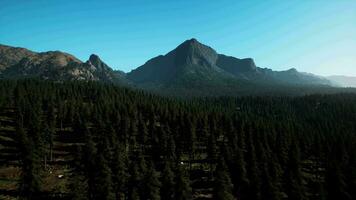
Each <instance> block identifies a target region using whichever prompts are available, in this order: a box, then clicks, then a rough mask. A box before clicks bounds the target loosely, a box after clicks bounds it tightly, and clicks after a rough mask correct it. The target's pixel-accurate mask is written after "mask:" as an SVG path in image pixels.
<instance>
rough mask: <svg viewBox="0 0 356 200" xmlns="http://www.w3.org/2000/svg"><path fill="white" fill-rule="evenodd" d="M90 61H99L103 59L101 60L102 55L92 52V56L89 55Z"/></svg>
mask: <svg viewBox="0 0 356 200" xmlns="http://www.w3.org/2000/svg"><path fill="white" fill-rule="evenodd" d="M89 61H90V62H91V63H93V62H99V61H101V60H100V57H99V56H98V55H96V54H91V55H90V57H89Z"/></svg>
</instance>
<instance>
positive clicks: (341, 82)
mask: <svg viewBox="0 0 356 200" xmlns="http://www.w3.org/2000/svg"><path fill="white" fill-rule="evenodd" d="M327 79H329V80H330V81H331V82H332V83H333V84H334V85H336V86H339V87H355V88H356V77H353V76H340V75H339V76H328V77H327Z"/></svg>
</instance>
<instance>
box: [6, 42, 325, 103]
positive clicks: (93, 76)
mask: <svg viewBox="0 0 356 200" xmlns="http://www.w3.org/2000/svg"><path fill="white" fill-rule="evenodd" d="M28 77H38V78H42V79H50V80H55V81H64V80H87V81H88V80H94V81H104V82H111V83H120V84H124V85H131V86H134V87H138V88H143V89H149V90H150V91H155V92H158V93H163V94H174V95H181V94H184V95H193V96H200V95H244V94H271V93H275V92H276V91H277V93H278V94H284V93H285V91H287V92H288V93H293V92H294V91H295V93H300V92H301V91H303V92H304V91H306V87H309V89H310V88H311V87H312V88H316V87H320V86H322V87H324V86H329V85H331V82H330V81H329V80H327V79H325V78H322V77H319V76H315V75H313V74H308V73H302V72H298V71H297V70H296V69H290V70H286V71H273V70H271V69H268V68H261V67H258V66H257V65H256V64H255V62H254V60H253V59H252V58H244V59H239V58H235V57H232V56H227V55H223V54H218V53H217V52H216V51H215V50H214V49H213V48H211V47H209V46H206V45H204V44H201V43H200V42H198V41H197V40H196V39H190V40H186V41H185V42H183V43H182V44H180V45H179V46H178V47H176V48H175V49H173V50H172V51H170V52H168V53H167V54H166V55H160V56H157V57H155V58H152V59H150V60H149V61H147V62H146V63H145V64H143V65H142V66H140V67H138V68H136V69H134V70H132V71H131V72H129V73H127V74H126V73H124V72H122V71H119V70H117V71H115V70H113V69H112V68H111V67H109V66H108V65H107V64H105V62H103V61H102V60H101V59H100V58H99V56H97V55H95V54H92V55H91V56H90V57H89V59H88V61H86V62H82V61H80V60H79V59H77V58H76V57H74V56H72V55H70V54H68V53H64V52H60V51H49V52H42V53H37V52H33V51H30V50H27V49H24V48H16V47H10V46H5V45H0V78H28ZM292 88H293V89H292ZM309 89H308V90H309ZM313 91H314V90H313Z"/></svg>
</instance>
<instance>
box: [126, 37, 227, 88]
mask: <svg viewBox="0 0 356 200" xmlns="http://www.w3.org/2000/svg"><path fill="white" fill-rule="evenodd" d="M217 59H218V54H217V53H216V52H215V50H214V49H212V48H210V47H208V46H205V45H203V44H201V43H199V42H198V41H197V40H196V39H191V40H187V41H185V42H183V43H182V44H181V45H179V46H178V47H177V48H175V49H174V50H172V51H171V52H169V53H167V54H166V55H164V56H162V55H160V56H157V57H155V58H153V59H151V60H149V61H147V62H146V63H145V64H144V65H142V66H140V67H138V68H137V69H134V70H132V71H131V72H130V73H128V78H129V79H130V80H132V81H133V82H135V83H137V84H158V85H164V84H170V83H174V82H181V81H185V80H189V79H195V80H197V79H201V80H205V81H213V80H215V79H219V78H222V77H223V76H228V75H227V73H226V72H224V71H223V70H222V69H220V68H219V67H217V66H216V60H217Z"/></svg>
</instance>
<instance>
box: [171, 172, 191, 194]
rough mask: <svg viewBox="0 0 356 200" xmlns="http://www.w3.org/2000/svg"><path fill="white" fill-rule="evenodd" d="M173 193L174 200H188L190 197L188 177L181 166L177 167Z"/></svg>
mask: <svg viewBox="0 0 356 200" xmlns="http://www.w3.org/2000/svg"><path fill="white" fill-rule="evenodd" d="M175 183H176V186H175V194H174V199H176V200H189V199H192V188H191V186H190V181H189V178H187V176H186V171H185V169H184V168H183V167H182V166H178V167H177V171H176V177H175Z"/></svg>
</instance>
